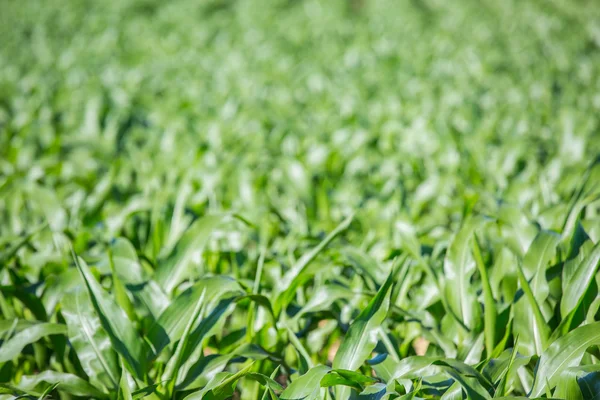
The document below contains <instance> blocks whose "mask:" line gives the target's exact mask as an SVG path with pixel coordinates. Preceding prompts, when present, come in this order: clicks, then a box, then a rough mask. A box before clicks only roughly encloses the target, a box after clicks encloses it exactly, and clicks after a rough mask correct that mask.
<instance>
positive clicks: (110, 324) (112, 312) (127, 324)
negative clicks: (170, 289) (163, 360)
mask: <svg viewBox="0 0 600 400" xmlns="http://www.w3.org/2000/svg"><path fill="white" fill-rule="evenodd" d="M75 263H76V265H77V268H78V269H79V272H80V273H81V275H82V277H83V280H84V282H85V285H86V287H87V289H88V293H89V296H90V300H91V301H92V304H93V306H94V309H95V310H96V313H97V314H98V317H99V318H100V322H101V324H102V327H103V328H104V329H105V330H106V333H107V334H108V336H109V338H110V341H111V343H112V345H113V347H114V349H115V350H116V351H117V352H118V353H119V354H120V355H121V356H122V357H123V359H124V361H125V365H126V366H127V367H128V368H129V369H130V372H131V373H132V374H133V376H134V377H135V378H137V379H140V380H143V377H144V373H145V370H146V358H147V356H148V354H149V349H148V345H147V344H146V342H144V341H143V340H142V338H141V337H140V336H139V335H138V333H137V331H136V329H135V327H134V326H133V324H132V323H131V321H129V319H128V318H127V315H126V314H125V312H124V311H123V310H122V309H120V308H119V307H118V306H117V305H116V304H115V303H114V301H113V300H112V298H111V296H110V295H109V294H108V293H106V292H105V291H104V289H102V287H101V286H100V284H98V282H96V280H95V279H94V277H93V275H92V273H91V272H90V270H89V267H88V266H87V264H86V263H85V261H83V259H81V258H80V257H76V256H75Z"/></svg>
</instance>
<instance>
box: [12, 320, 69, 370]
mask: <svg viewBox="0 0 600 400" xmlns="http://www.w3.org/2000/svg"><path fill="white" fill-rule="evenodd" d="M66 334H67V326H66V325H63V324H54V323H50V322H42V323H39V324H35V325H32V326H30V327H27V328H25V329H23V330H22V331H20V332H18V333H17V334H16V335H14V336H13V337H12V338H10V339H9V340H8V341H7V342H6V343H3V344H2V347H1V348H0V350H1V351H0V363H3V362H6V361H10V360H12V359H14V358H16V357H18V356H19V354H21V351H22V350H23V349H24V348H25V346H27V345H28V344H32V343H35V342H37V341H38V340H40V339H41V338H43V337H46V336H49V335H66Z"/></svg>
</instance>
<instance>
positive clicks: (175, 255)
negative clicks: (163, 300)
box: [154, 214, 229, 293]
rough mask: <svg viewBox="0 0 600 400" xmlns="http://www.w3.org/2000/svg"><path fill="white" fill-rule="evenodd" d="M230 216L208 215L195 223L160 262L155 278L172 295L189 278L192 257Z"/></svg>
mask: <svg viewBox="0 0 600 400" xmlns="http://www.w3.org/2000/svg"><path fill="white" fill-rule="evenodd" d="M227 217H229V215H228V214H221V215H206V216H204V217H202V218H200V219H198V220H197V221H195V222H194V223H193V224H192V225H191V226H190V227H189V228H188V229H187V230H186V231H185V233H184V234H183V236H182V237H181V239H180V240H179V241H178V242H177V244H176V245H175V247H174V248H173V250H172V251H171V252H170V254H169V255H168V256H167V257H166V258H163V259H159V260H158V268H157V270H156V274H155V275H154V278H155V279H156V281H157V282H158V283H159V284H160V285H161V286H162V287H163V288H164V289H165V292H167V293H171V292H172V291H173V289H175V287H177V286H178V285H179V284H180V283H181V282H182V281H183V280H184V279H187V278H189V271H188V268H189V264H190V261H191V258H192V256H193V255H194V253H195V252H197V251H198V250H201V249H203V248H204V246H206V244H207V243H208V240H209V238H210V235H211V234H212V233H213V231H214V230H215V229H216V228H217V227H218V226H219V225H220V224H221V223H222V222H223V221H224V220H225V219H226V218H227Z"/></svg>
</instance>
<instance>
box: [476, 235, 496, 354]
mask: <svg viewBox="0 0 600 400" xmlns="http://www.w3.org/2000/svg"><path fill="white" fill-rule="evenodd" d="M473 255H474V257H475V264H476V265H477V269H478V271H479V274H480V275H481V285H482V287H483V302H484V303H483V304H484V313H483V323H484V337H485V350H486V354H487V356H488V358H491V357H492V354H493V353H494V346H495V345H496V319H497V318H498V311H497V309H496V300H495V299H494V295H493V292H492V287H491V285H490V279H489V277H488V273H487V269H486V267H485V265H484V263H483V258H482V256H481V249H480V246H479V243H478V242H477V236H475V238H474V240H473Z"/></svg>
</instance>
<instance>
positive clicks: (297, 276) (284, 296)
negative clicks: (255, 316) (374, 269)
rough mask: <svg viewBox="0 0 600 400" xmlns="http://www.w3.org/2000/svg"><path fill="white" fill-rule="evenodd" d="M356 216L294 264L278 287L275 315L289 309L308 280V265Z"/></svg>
mask: <svg viewBox="0 0 600 400" xmlns="http://www.w3.org/2000/svg"><path fill="white" fill-rule="evenodd" d="M353 218H354V215H350V216H349V217H347V218H346V219H345V220H343V221H342V222H341V223H340V224H339V225H338V226H337V227H336V228H335V229H334V230H333V231H331V233H329V235H327V237H326V238H325V239H323V240H322V241H321V243H319V244H318V245H317V246H316V247H315V248H313V249H312V250H310V251H309V252H307V253H305V254H304V255H302V257H300V259H299V260H298V261H297V262H296V264H294V266H293V267H292V268H291V269H290V270H289V271H287V272H286V273H285V275H284V276H283V278H282V279H281V282H280V283H279V285H278V286H277V289H278V290H279V292H280V294H279V296H278V297H277V300H276V301H275V302H274V303H273V308H274V311H275V315H279V313H280V312H281V311H283V310H285V308H286V307H287V305H288V304H289V302H290V301H291V299H292V297H293V296H294V294H295V293H296V289H298V287H300V286H301V285H302V283H303V282H304V281H305V280H306V279H308V276H307V275H306V270H307V267H308V265H309V264H310V263H311V262H312V261H313V260H314V259H315V258H316V257H317V256H318V255H319V253H321V252H322V251H323V250H324V249H325V248H326V247H327V246H328V245H329V244H330V243H331V242H332V241H333V239H335V238H336V237H337V236H338V235H339V234H340V233H342V232H344V231H345V230H346V229H348V227H349V226H350V224H351V223H352V220H353Z"/></svg>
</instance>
